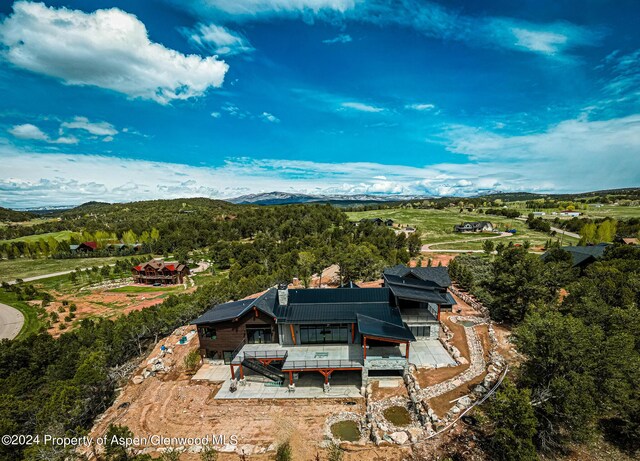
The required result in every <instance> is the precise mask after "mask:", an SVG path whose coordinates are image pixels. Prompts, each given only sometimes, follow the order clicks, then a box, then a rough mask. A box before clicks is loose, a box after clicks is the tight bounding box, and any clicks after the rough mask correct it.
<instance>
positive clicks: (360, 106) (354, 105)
mask: <svg viewBox="0 0 640 461" xmlns="http://www.w3.org/2000/svg"><path fill="white" fill-rule="evenodd" d="M340 106H341V107H343V108H346V109H353V110H357V111H360V112H382V111H384V108H382V107H376V106H372V105H369V104H364V103H361V102H343V103H342V104H340Z"/></svg>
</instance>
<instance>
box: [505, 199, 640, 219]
mask: <svg viewBox="0 0 640 461" xmlns="http://www.w3.org/2000/svg"><path fill="white" fill-rule="evenodd" d="M506 205H507V206H508V207H509V208H510V209H514V210H518V211H519V212H520V213H522V215H523V216H527V214H529V213H531V212H533V211H534V210H531V209H528V208H525V202H511V203H507V204H506ZM536 211H542V212H544V213H546V215H545V216H543V217H544V218H546V219H554V218H556V216H558V217H559V218H560V219H571V218H565V217H563V216H559V215H552V214H551V213H552V212H554V211H555V212H556V213H557V212H559V211H561V210H557V209H555V210H551V209H549V210H546V209H544V210H542V209H541V210H536ZM576 211H579V212H580V213H582V215H581V216H580V217H581V218H582V217H588V218H606V217H607V216H608V217H611V218H615V219H629V218H640V206H618V205H602V206H600V207H595V206H594V205H589V208H588V209H586V210H576Z"/></svg>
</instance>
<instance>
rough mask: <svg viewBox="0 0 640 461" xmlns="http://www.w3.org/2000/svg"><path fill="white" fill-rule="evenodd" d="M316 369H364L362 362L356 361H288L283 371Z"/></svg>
mask: <svg viewBox="0 0 640 461" xmlns="http://www.w3.org/2000/svg"><path fill="white" fill-rule="evenodd" d="M309 368H312V369H315V368H320V369H322V368H362V362H360V361H354V360H287V361H286V362H285V364H284V366H283V367H282V369H283V370H302V369H309Z"/></svg>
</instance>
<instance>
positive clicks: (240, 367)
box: [238, 364, 244, 380]
mask: <svg viewBox="0 0 640 461" xmlns="http://www.w3.org/2000/svg"><path fill="white" fill-rule="evenodd" d="M238 368H239V369H240V379H241V380H242V379H244V370H243V369H242V364H240V365H239V366H238Z"/></svg>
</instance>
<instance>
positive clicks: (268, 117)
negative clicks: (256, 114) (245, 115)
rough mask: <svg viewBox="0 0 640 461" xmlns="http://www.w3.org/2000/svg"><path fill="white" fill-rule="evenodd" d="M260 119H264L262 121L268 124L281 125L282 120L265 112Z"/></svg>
mask: <svg viewBox="0 0 640 461" xmlns="http://www.w3.org/2000/svg"><path fill="white" fill-rule="evenodd" d="M260 117H261V118H262V120H265V121H267V122H270V123H280V119H279V118H278V117H276V116H275V115H273V114H270V113H269V112H263V113H262V114H261V115H260Z"/></svg>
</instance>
